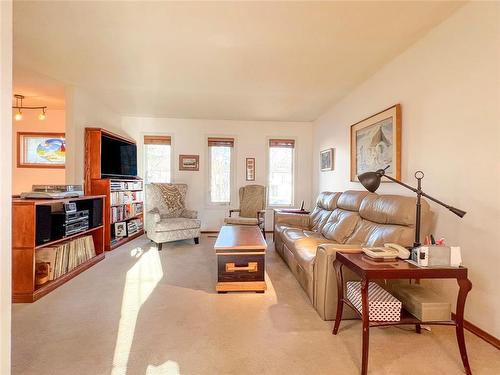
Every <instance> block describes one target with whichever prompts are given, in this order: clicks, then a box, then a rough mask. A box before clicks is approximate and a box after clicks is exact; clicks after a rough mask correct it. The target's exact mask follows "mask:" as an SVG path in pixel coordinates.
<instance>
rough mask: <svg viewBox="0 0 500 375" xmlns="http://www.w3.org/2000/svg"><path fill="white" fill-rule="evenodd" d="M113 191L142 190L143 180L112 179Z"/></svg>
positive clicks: (111, 186)
mask: <svg viewBox="0 0 500 375" xmlns="http://www.w3.org/2000/svg"><path fill="white" fill-rule="evenodd" d="M110 188H111V191H117V190H142V181H111V182H110Z"/></svg>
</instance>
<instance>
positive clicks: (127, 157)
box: [101, 135, 137, 177]
mask: <svg viewBox="0 0 500 375" xmlns="http://www.w3.org/2000/svg"><path fill="white" fill-rule="evenodd" d="M101 176H102V177H137V145H135V144H133V143H129V142H125V141H121V140H119V139H116V138H111V137H108V136H106V135H103V136H102V138H101Z"/></svg>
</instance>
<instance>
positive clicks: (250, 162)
mask: <svg viewBox="0 0 500 375" xmlns="http://www.w3.org/2000/svg"><path fill="white" fill-rule="evenodd" d="M245 166H246V173H245V178H246V180H247V181H255V158H246V161H245Z"/></svg>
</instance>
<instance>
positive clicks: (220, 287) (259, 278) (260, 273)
mask: <svg viewBox="0 0 500 375" xmlns="http://www.w3.org/2000/svg"><path fill="white" fill-rule="evenodd" d="M214 249H215V253H216V255H217V281H218V282H217V285H216V287H215V289H216V290H217V292H218V293H227V292H244V291H253V292H258V293H264V291H265V290H266V289H267V286H266V281H265V279H264V275H265V256H266V249H267V243H266V241H265V240H264V237H263V236H262V233H261V231H260V229H259V227H258V226H245V225H224V226H223V227H222V228H221V230H220V232H219V235H218V236H217V240H216V241H215V245H214Z"/></svg>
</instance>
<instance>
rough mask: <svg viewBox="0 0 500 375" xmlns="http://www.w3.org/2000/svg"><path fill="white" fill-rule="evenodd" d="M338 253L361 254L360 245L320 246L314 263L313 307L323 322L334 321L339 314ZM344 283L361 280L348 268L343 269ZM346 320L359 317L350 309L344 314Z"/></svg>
mask: <svg viewBox="0 0 500 375" xmlns="http://www.w3.org/2000/svg"><path fill="white" fill-rule="evenodd" d="M337 251H343V252H353V253H358V252H361V246H360V245H344V244H332V243H325V244H320V245H318V248H317V251H316V259H315V261H314V295H313V305H314V308H315V309H316V311H317V312H318V314H319V315H320V316H321V318H322V319H323V320H334V319H335V314H336V312H337V277H336V274H335V269H334V267H333V261H334V260H335V257H336V255H337ZM343 276H344V277H343V280H344V283H345V282H346V281H350V280H359V277H357V276H356V275H355V274H354V273H353V272H352V271H351V270H349V269H348V268H347V267H344V268H343ZM342 316H343V318H344V319H353V318H355V317H357V315H356V313H355V312H354V311H352V310H351V309H350V308H346V309H345V310H344V312H343V315H342Z"/></svg>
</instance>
